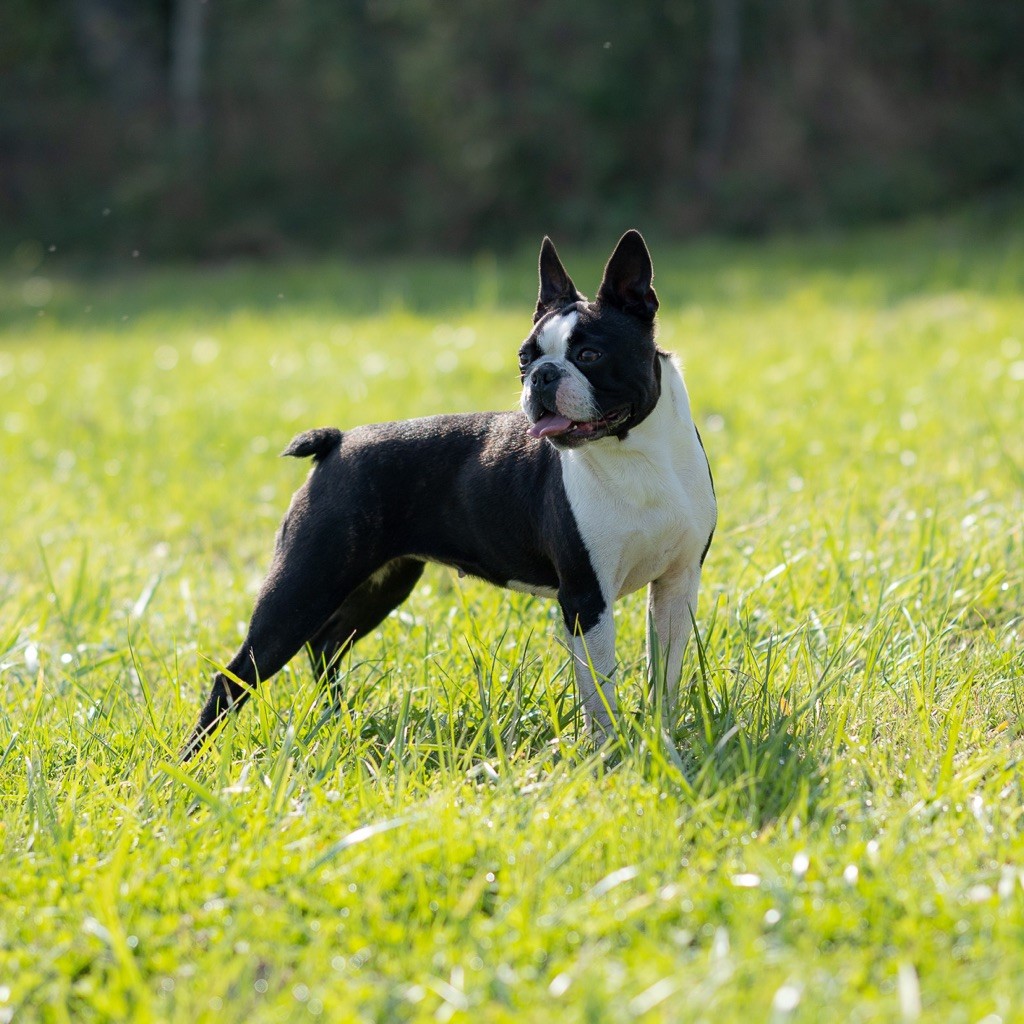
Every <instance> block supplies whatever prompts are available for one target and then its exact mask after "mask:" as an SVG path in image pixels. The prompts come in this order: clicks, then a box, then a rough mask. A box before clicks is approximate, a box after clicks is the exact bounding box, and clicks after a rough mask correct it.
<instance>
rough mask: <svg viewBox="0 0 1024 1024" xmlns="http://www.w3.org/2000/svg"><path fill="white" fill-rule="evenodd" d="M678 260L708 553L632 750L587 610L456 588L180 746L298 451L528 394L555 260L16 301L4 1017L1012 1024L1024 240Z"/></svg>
mask: <svg viewBox="0 0 1024 1024" xmlns="http://www.w3.org/2000/svg"><path fill="white" fill-rule="evenodd" d="M611 241H612V240H610V242H609V244H611ZM653 252H654V260H655V267H656V270H657V279H656V284H657V286H658V289H659V295H660V297H661V299H662V320H661V341H662V343H663V344H664V345H665V346H666V347H668V348H671V349H673V350H675V351H677V352H679V354H680V355H681V357H682V360H683V364H684V366H685V369H686V374H687V379H688V383H689V386H690V391H691V396H692V399H693V405H694V409H695V414H696V416H697V420H698V425H699V427H700V429H701V432H702V434H703V437H704V440H705V443H706V445H707V448H708V451H709V454H710V457H711V461H712V465H713V468H714V472H715V480H716V484H717V487H718V492H719V497H720V505H721V523H720V528H719V531H718V533H717V535H716V538H715V542H714V545H713V547H712V549H711V553H710V555H709V559H708V563H707V567H706V571H705V577H704V591H703V595H702V604H701V609H700V614H699V616H698V625H699V629H700V636H699V643H695V644H693V645H692V646H691V650H690V652H689V655H688V658H687V662H686V669H685V671H686V678H687V681H688V686H687V687H686V689H685V696H684V700H683V702H682V707H681V708H680V710H679V716H678V718H677V719H675V720H672V721H670V722H665V721H664V720H663V719H662V718H661V717H660V716H659V714H658V713H657V712H656V711H652V710H651V709H649V708H647V707H645V704H644V701H643V662H642V649H643V630H644V621H643V617H644V603H643V599H642V595H636V596H635V597H633V598H630V599H628V600H626V601H624V602H623V603H622V604H621V606H620V608H619V613H618V625H619V643H618V655H619V658H620V662H621V670H620V683H619V689H620V696H621V700H622V703H623V706H624V715H623V722H622V737H621V742H620V746H619V750H618V751H617V753H616V756H615V757H613V758H612V759H610V760H608V761H599V760H596V759H595V758H593V757H592V755H591V752H590V750H589V748H588V746H587V744H586V743H585V741H584V742H580V722H579V716H578V714H577V711H576V708H575V703H574V697H573V692H572V687H571V680H570V675H569V671H568V658H567V655H566V653H565V651H564V649H563V648H562V646H561V644H560V643H559V640H558V633H559V631H558V628H557V617H556V612H555V609H554V608H553V607H552V606H551V605H550V604H549V603H548V602H543V601H534V600H531V599H529V598H526V597H523V596H521V595H510V594H506V593H501V592H498V591H495V590H491V589H488V588H486V587H485V586H483V585H481V584H478V583H475V582H473V581H471V580H460V579H458V578H457V577H455V576H454V575H452V574H450V573H447V572H445V571H442V570H437V569H432V570H429V571H428V572H427V573H426V574H425V576H424V577H423V582H422V583H421V584H420V585H419V586H418V588H417V590H416V591H415V592H414V594H413V596H412V597H411V598H410V600H409V602H408V603H407V604H406V605H405V606H404V607H403V609H402V610H401V611H400V612H399V613H398V614H396V615H394V616H393V617H391V618H390V619H388V620H387V621H386V622H385V623H384V625H383V627H382V628H381V630H380V631H379V634H378V635H377V636H375V637H372V638H368V639H367V640H366V641H364V642H363V643H361V644H360V645H359V646H358V647H357V648H356V649H355V651H354V652H353V653H352V655H351V657H350V662H349V664H348V667H347V673H346V678H345V689H344V694H343V700H342V703H341V706H340V707H339V708H338V709H335V710H332V709H330V708H329V707H328V706H327V705H326V703H325V702H324V700H323V698H322V695H321V692H320V688H319V687H318V684H317V680H316V679H315V677H314V674H313V672H312V670H311V669H310V667H309V666H308V664H307V662H306V661H305V660H303V659H296V661H295V662H294V663H293V664H292V665H291V666H290V667H289V668H288V669H287V670H286V671H285V672H284V673H282V674H281V675H280V676H279V677H277V678H275V679H274V680H273V682H272V683H270V684H268V685H266V686H265V687H264V688H263V689H262V690H261V691H260V693H259V696H258V698H257V699H256V700H255V701H254V702H253V703H252V704H251V705H250V706H249V707H247V708H246V709H245V711H244V712H243V713H242V714H241V715H240V716H239V717H238V718H237V719H236V720H235V721H234V722H233V723H232V724H231V725H230V726H229V728H228V729H227V730H225V732H224V733H223V734H222V736H221V737H220V739H219V741H218V742H217V744H216V745H215V746H214V748H213V749H212V750H211V751H210V752H209V754H208V755H207V756H206V757H205V759H203V760H202V761H201V762H199V763H195V764H192V765H189V766H186V767H180V766H179V765H178V764H177V762H176V759H175V753H176V751H177V749H178V748H179V746H180V744H181V742H182V740H183V739H184V737H185V735H186V733H187V730H188V728H189V727H190V726H191V724H192V721H193V717H194V714H195V712H196V710H197V707H198V704H199V701H200V699H201V696H202V695H203V691H204V688H205V687H206V685H207V684H208V681H209V677H210V675H211V673H212V671H213V670H214V667H215V666H216V665H219V664H223V663H224V662H225V661H226V660H227V659H228V658H229V657H230V655H231V653H232V651H233V649H234V646H235V644H236V643H237V641H238V639H239V635H240V630H241V628H242V626H243V625H244V622H245V619H246V618H247V616H248V613H249V610H250V607H251V602H252V598H253V596H254V593H255V588H256V586H257V585H258V582H259V579H260V575H261V573H262V571H263V569H264V568H265V566H266V563H267V559H268V556H269V552H270V547H271V544H272V539H273V533H274V530H275V527H276V524H277V521H278V519H279V517H280V515H281V513H282V511H283V509H284V508H285V507H286V504H287V500H288V496H289V494H290V493H291V491H292V490H293V489H294V488H295V487H296V486H297V485H298V484H299V482H300V481H301V479H302V476H303V474H304V472H305V467H303V466H302V465H299V464H297V463H295V462H293V461H291V460H280V461H279V460H277V459H276V458H275V453H276V452H277V451H279V450H280V449H281V448H283V447H284V445H285V444H286V443H287V442H288V440H289V439H290V437H291V436H292V435H293V434H294V433H296V432H298V431H299V430H302V429H306V428H308V427H311V426H316V425H322V424H336V425H338V426H341V427H343V428H344V427H347V426H352V425H354V424H357V423H360V422H367V421H372V420H382V419H390V418H396V417H404V416H412V415H420V414H427V413H433V412H439V411H452V410H460V409H465V410H469V409H482V408H508V407H512V406H513V405H514V404H515V402H516V400H517V391H518V380H517V373H516V365H515V348H516V346H517V344H518V342H519V341H520V340H521V338H522V337H523V336H524V334H525V333H526V331H527V330H528V329H529V320H530V311H531V309H532V302H533V297H534V294H533V293H534V276H533V275H534V262H533V261H534V255H533V254H532V253H531V254H523V255H521V256H519V257H515V258H509V259H508V260H507V261H501V262H500V264H499V263H496V262H495V261H493V260H478V261H476V262H474V263H471V264H465V265H462V264H456V263H447V264H446V263H437V264H433V265H429V266H428V265H425V264H424V265H421V264H413V263H396V264H391V265H387V266H383V265H382V266H375V267H370V268H359V267H354V266H350V265H347V264H345V263H342V262H329V263H327V262H325V263H320V264H316V265H291V266H283V267H280V268H273V267H236V268H216V269H207V270H173V269H165V270H146V271H139V270H138V269H137V268H133V272H132V273H131V274H123V275H113V276H103V277H95V278H86V277H76V276H74V275H68V274H64V275H62V274H60V273H59V272H57V271H54V270H51V269H49V268H47V267H46V266H45V265H44V266H43V267H41V268H40V269H39V270H37V271H36V272H35V275H34V276H35V277H37V278H39V277H45V278H46V282H47V283H46V284H45V285H40V284H38V283H36V284H34V285H32V286H31V287H29V288H27V289H26V285H27V281H26V280H25V277H24V276H23V275H22V276H19V275H17V274H15V273H13V272H11V273H8V274H7V275H6V277H5V279H4V280H3V281H2V282H0V298H2V302H3V306H2V309H0V315H2V317H3V321H2V333H0V465H2V467H3V485H4V497H3V500H2V501H0V536H2V538H3V540H2V555H0V693H2V698H3V699H2V701H0V798H2V808H3V816H2V819H0V850H2V861H0V1022H3V1021H8V1020H12V1021H14V1020H18V1021H20V1020H35V1019H40V1020H54V1021H62V1020H75V1021H78V1020H123V1019H129V1018H130V1019H137V1020H154V1021H179V1020H180V1021H186V1020H187V1021H194V1020H207V1019H209V1020H214V1019H215V1020H218V1021H223V1020H238V1021H242V1020H305V1019H315V1018H316V1017H322V1018H323V1019H325V1020H377V1021H402V1020H421V1019H422V1020H427V1019H431V1020H432V1019H437V1020H442V1021H443V1020H467V1021H470V1020H472V1021H512V1020H516V1021H518V1020H523V1019H526V1020H538V1019H564V1020H567V1021H577V1020H578V1021H584V1020H586V1021H620V1020H632V1019H642V1020H664V1021H680V1020H708V1021H723V1020H746V1019H750V1018H751V1017H753V1019H758V1020H803V1021H820V1020H821V1019H823V1017H824V1015H825V1014H828V1015H829V1016H830V1017H832V1018H834V1019H837V1020H862V1021H874V1020H878V1021H891V1020H916V1019H925V1020H935V1021H943V1022H945V1021H965V1022H968V1021H969V1022H974V1021H979V1020H981V1019H987V1020H989V1021H991V1022H994V1021H995V1020H996V1019H1002V1020H1004V1021H1010V1020H1015V1019H1018V1016H1019V1013H1020V1010H1019V1009H1018V1008H1019V1007H1020V1006H1021V1005H1024V980H1022V979H1024V970H1022V967H1024V964H1022V955H1021V953H1020V949H1021V939H1022V936H1024V839H1022V832H1021V830H1022V824H1024V822H1022V813H1024V812H1022V807H1024V799H1022V798H1024V793H1022V784H1021V771H1020V764H1019V758H1020V756H1021V751H1022V749H1024V748H1022V743H1021V730H1022V718H1021V695H1020V690H1021V685H1022V681H1024V612H1022V609H1024V569H1022V565H1024V525H1022V523H1024V497H1022V493H1024V431H1022V430H1021V410H1022V409H1024V395H1022V390H1024V332H1022V327H1021V325H1022V324H1024V242H1022V234H1021V231H1020V230H1019V228H1018V227H1015V226H1014V225H1012V224H1004V225H995V226H994V225H991V224H985V223H981V222H980V221H976V220H972V219H969V218H968V219H959V220H949V221H944V222H938V223H933V224H923V225H917V226H914V227H910V228H902V229H892V230H887V231H879V232H872V233H867V234H863V235H858V236H856V237H852V238H846V239H842V238H841V239H831V240H830V239H825V240H820V239H819V240H808V241H794V240H782V241H777V242H771V243H766V244H764V245H751V246H739V245H726V244H722V243H701V244H699V245H695V246H693V247H690V248H687V249H679V248H677V249H671V248H667V247H664V246H658V245H657V244H656V243H654V245H653ZM603 255H604V254H602V253H597V252H590V253H572V252H571V251H570V252H568V253H563V256H565V258H566V260H567V263H568V265H569V269H570V271H571V272H572V273H573V275H574V277H575V279H576V281H577V283H578V284H579V285H580V287H581V288H583V289H584V290H585V291H588V290H590V291H592V290H593V287H594V284H595V282H596V279H597V277H598V274H599V270H600V262H601V258H602V256H603ZM43 299H45V301H42V300H43ZM29 300H31V301H29ZM41 301H42V304H40V302H41Z"/></svg>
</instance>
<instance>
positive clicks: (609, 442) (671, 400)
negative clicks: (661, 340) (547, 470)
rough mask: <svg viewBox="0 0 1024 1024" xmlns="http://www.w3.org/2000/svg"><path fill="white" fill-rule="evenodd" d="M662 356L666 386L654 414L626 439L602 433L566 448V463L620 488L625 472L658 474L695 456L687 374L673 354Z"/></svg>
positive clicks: (663, 378) (663, 380) (576, 469)
mask: <svg viewBox="0 0 1024 1024" xmlns="http://www.w3.org/2000/svg"><path fill="white" fill-rule="evenodd" d="M657 358H658V363H659V364H660V370H661V390H660V394H659V396H658V401H657V402H656V403H655V405H654V408H653V409H652V410H651V411H650V413H648V415H647V416H646V417H644V419H643V420H641V421H640V422H639V423H638V424H636V426H634V427H632V428H630V431H629V433H628V434H627V435H626V436H625V437H624V438H622V439H620V438H617V437H603V438H601V439H600V440H599V441H594V442H592V443H591V444H586V445H581V446H580V447H579V448H571V449H567V450H565V451H563V452H561V453H560V454H561V459H562V464H563V466H565V467H567V468H568V467H570V466H571V467H572V470H571V471H583V472H586V473H589V474H592V475H593V476H595V477H597V478H598V479H600V480H601V481H602V482H604V483H606V484H607V485H608V486H609V487H610V488H612V489H615V488H616V487H617V485H618V484H617V481H618V480H619V479H621V477H622V475H623V474H626V475H628V476H630V477H635V476H636V474H637V472H638V471H639V472H640V474H641V475H648V474H657V473H658V472H661V471H664V470H665V469H667V468H668V467H669V466H676V467H679V466H680V464H682V463H687V462H689V461H690V460H696V458H697V454H696V451H695V447H696V445H697V444H698V443H699V442H697V441H696V432H695V431H694V429H693V420H692V418H691V415H690V399H689V396H688V394H687V392H686V384H685V383H684V382H683V376H682V374H681V373H680V371H679V367H678V366H677V365H676V363H675V361H674V359H673V358H672V357H671V356H670V355H669V354H668V353H659V354H658V357H657ZM644 467H646V468H644Z"/></svg>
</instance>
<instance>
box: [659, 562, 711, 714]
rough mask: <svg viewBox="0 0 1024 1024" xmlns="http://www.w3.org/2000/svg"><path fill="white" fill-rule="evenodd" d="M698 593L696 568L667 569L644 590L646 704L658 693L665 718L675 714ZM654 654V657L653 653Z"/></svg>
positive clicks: (697, 571)
mask: <svg viewBox="0 0 1024 1024" xmlns="http://www.w3.org/2000/svg"><path fill="white" fill-rule="evenodd" d="M699 590H700V566H699V565H695V566H694V565H688V566H685V567H682V568H674V569H670V570H669V571H668V572H666V573H664V574H663V575H661V576H660V577H659V578H658V579H656V580H654V581H653V582H652V583H651V585H650V586H649V587H648V588H647V612H648V614H647V671H648V681H649V683H650V701H651V703H652V704H655V703H656V702H657V699H658V694H659V690H661V687H664V690H663V691H662V694H663V696H664V700H665V705H664V707H665V711H666V713H667V715H668V716H669V717H671V716H672V715H674V714H675V708H676V700H677V698H678V695H679V677H680V675H681V674H682V671H683V651H685V650H686V643H687V641H688V640H689V639H690V633H691V631H692V630H693V620H694V616H696V614H697V594H698V591H699ZM656 652H657V657H655V653H656Z"/></svg>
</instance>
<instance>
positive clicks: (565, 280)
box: [533, 237, 587, 323]
mask: <svg viewBox="0 0 1024 1024" xmlns="http://www.w3.org/2000/svg"><path fill="white" fill-rule="evenodd" d="M586 301H587V300H586V296H584V295H581V294H580V293H579V292H578V291H577V290H576V285H574V284H573V283H572V278H571V277H570V276H569V275H568V274H567V273H566V272H565V267H563V266H562V261H561V260H560V259H559V258H558V253H557V252H555V247H554V245H553V244H552V242H551V239H550V238H547V237H545V239H544V241H543V242H542V243H541V247H540V293H539V295H538V296H537V312H536V313H534V314H533V322H534V323H536V322H537V321H538V320H539V319H540V318H541V317H542V316H544V315H545V313H550V312H551V311H552V310H555V309H562V308H563V307H565V306H571V305H572V304H573V303H574V302H586Z"/></svg>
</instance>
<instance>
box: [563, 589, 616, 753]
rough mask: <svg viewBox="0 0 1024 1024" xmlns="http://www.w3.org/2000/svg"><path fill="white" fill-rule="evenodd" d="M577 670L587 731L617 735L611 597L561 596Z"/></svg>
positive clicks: (598, 735)
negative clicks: (609, 598)
mask: <svg viewBox="0 0 1024 1024" xmlns="http://www.w3.org/2000/svg"><path fill="white" fill-rule="evenodd" d="M559 603H560V604H561V606H562V615H563V616H564V618H565V628H566V632H567V634H568V645H569V650H570V651H572V665H573V674H574V676H575V679H576V689H577V692H578V693H579V695H580V703H581V705H582V707H583V721H584V724H585V726H586V729H587V732H588V733H590V735H591V736H592V737H593V738H594V740H595V741H596V742H598V743H603V742H604V740H606V739H608V738H609V737H610V736H612V735H614V732H615V729H614V726H613V721H614V719H615V714H616V711H617V708H618V704H617V702H616V699H615V680H614V674H615V618H614V617H613V615H612V605H611V602H610V601H605V600H604V599H603V598H601V597H600V596H598V598H597V599H596V600H595V599H594V597H593V595H589V596H588V598H585V599H584V600H583V601H580V600H577V599H574V598H572V597H560V598H559Z"/></svg>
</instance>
